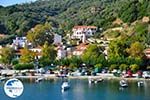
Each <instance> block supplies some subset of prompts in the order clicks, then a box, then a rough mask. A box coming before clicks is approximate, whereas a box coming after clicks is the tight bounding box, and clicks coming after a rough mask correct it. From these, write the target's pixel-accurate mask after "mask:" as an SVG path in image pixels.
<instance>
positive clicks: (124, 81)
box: [119, 80, 128, 87]
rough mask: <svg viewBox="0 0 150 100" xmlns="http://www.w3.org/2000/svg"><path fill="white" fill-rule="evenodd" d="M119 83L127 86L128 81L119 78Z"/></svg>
mask: <svg viewBox="0 0 150 100" xmlns="http://www.w3.org/2000/svg"><path fill="white" fill-rule="evenodd" d="M119 84H120V86H121V87H128V83H127V81H126V80H120V82H119Z"/></svg>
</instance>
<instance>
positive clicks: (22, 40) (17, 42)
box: [12, 37, 27, 50]
mask: <svg viewBox="0 0 150 100" xmlns="http://www.w3.org/2000/svg"><path fill="white" fill-rule="evenodd" d="M26 43H27V39H26V37H16V39H13V43H12V45H13V47H14V48H15V49H16V50H17V49H18V48H20V47H25V44H26Z"/></svg>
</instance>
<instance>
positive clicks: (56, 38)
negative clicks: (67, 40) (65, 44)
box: [54, 34, 62, 45]
mask: <svg viewBox="0 0 150 100" xmlns="http://www.w3.org/2000/svg"><path fill="white" fill-rule="evenodd" d="M61 42H62V37H61V36H60V35H58V34H55V35H54V44H55V45H58V44H61Z"/></svg>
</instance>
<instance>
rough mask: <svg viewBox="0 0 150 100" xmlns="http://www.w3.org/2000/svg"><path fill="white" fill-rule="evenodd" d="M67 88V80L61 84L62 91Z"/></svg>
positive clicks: (68, 85)
mask: <svg viewBox="0 0 150 100" xmlns="http://www.w3.org/2000/svg"><path fill="white" fill-rule="evenodd" d="M69 88H70V84H69V83H68V82H63V84H62V85H61V89H62V92H63V91H66V90H68V89H69Z"/></svg>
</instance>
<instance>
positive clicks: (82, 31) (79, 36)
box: [71, 26, 97, 39]
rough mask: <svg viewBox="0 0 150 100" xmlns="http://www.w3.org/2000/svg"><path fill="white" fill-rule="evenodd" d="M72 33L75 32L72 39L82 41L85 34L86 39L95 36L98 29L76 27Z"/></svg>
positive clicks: (93, 27)
mask: <svg viewBox="0 0 150 100" xmlns="http://www.w3.org/2000/svg"><path fill="white" fill-rule="evenodd" d="M72 31H73V34H72V36H71V38H73V39H74V38H77V39H82V37H83V34H85V36H86V37H91V36H93V35H94V34H95V33H96V31H97V27H95V26H74V28H73V29H72Z"/></svg>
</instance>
